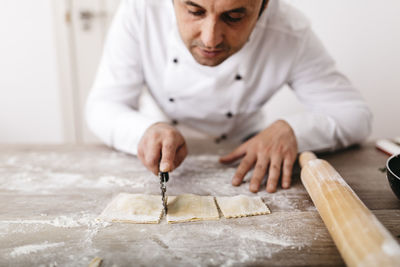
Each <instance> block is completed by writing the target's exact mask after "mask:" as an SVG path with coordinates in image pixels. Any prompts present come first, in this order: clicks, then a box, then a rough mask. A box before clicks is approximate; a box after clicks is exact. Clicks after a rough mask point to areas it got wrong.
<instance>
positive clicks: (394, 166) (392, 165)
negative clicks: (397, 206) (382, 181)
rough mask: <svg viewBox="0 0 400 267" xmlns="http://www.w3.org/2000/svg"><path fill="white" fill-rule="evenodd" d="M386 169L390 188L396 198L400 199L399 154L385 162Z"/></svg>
mask: <svg viewBox="0 0 400 267" xmlns="http://www.w3.org/2000/svg"><path fill="white" fill-rule="evenodd" d="M386 169H387V172H386V175H387V178H388V180H389V184H390V187H391V188H392V190H393V192H394V193H395V195H396V196H397V198H398V199H400V154H398V155H393V156H391V157H390V158H389V159H388V160H387V162H386Z"/></svg>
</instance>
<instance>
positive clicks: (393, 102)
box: [267, 0, 400, 139]
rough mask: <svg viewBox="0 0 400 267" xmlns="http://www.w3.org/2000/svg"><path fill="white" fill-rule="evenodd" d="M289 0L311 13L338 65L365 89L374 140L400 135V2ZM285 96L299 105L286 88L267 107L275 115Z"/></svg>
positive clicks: (360, 87) (362, 90)
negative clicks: (370, 111)
mask: <svg viewBox="0 0 400 267" xmlns="http://www.w3.org/2000/svg"><path fill="white" fill-rule="evenodd" d="M287 1H288V2H289V3H292V4H293V5H295V6H296V7H298V8H299V9H300V10H302V11H303V12H304V13H305V14H306V15H307V16H308V17H309V18H310V20H311V22H312V24H313V28H314V30H315V31H316V33H317V34H318V35H319V37H320V38H321V39H322V41H323V42H324V44H325V45H326V47H327V49H328V51H329V52H330V53H331V55H332V56H333V57H334V58H335V60H336V62H337V65H338V67H339V69H340V70H341V71H342V72H344V73H345V74H346V75H347V76H348V77H349V78H350V80H351V81H352V82H353V84H354V85H355V86H356V87H357V88H358V89H359V90H360V91H361V93H362V94H363V96H364V98H365V99H366V101H367V103H368V104H369V106H370V108H371V110H372V112H373V114H374V123H373V133H372V136H371V139H375V138H378V137H387V138H390V137H394V136H400V116H399V115H398V114H400V16H399V12H400V1H398V0H385V1H373V0H347V1H337V0H324V1H321V0H287ZM286 96H289V97H290V98H291V99H292V101H291V103H293V107H291V108H290V109H289V110H293V109H295V108H297V107H298V106H299V105H298V104H297V103H296V101H294V100H293V97H292V96H291V95H290V93H289V91H288V90H284V91H283V92H282V93H280V94H279V95H277V96H276V99H274V102H273V103H271V105H270V107H268V109H267V110H268V111H271V112H272V113H273V114H274V115H277V114H276V108H279V107H280V106H282V105H285V106H286V105H288V104H287V102H286V104H284V103H285V102H284V101H283V98H284V97H286ZM290 105H291V104H289V105H288V106H290ZM285 112H287V111H285Z"/></svg>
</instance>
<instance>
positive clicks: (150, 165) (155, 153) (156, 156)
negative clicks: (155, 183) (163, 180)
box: [143, 143, 161, 175]
mask: <svg viewBox="0 0 400 267" xmlns="http://www.w3.org/2000/svg"><path fill="white" fill-rule="evenodd" d="M146 151H147V152H146V154H145V156H144V162H143V164H144V165H145V166H146V168H147V169H149V170H150V171H151V172H152V173H154V174H155V175H158V164H159V162H160V153H161V144H159V143H151V144H149V146H148V147H147V149H146Z"/></svg>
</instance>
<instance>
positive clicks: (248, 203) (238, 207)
mask: <svg viewBox="0 0 400 267" xmlns="http://www.w3.org/2000/svg"><path fill="white" fill-rule="evenodd" d="M216 200H217V204H218V206H219V208H220V209H221V211H222V214H223V215H224V217H225V218H237V217H247V216H254V215H263V214H269V213H271V211H270V210H269V209H268V207H267V205H266V204H265V203H264V202H263V201H262V199H261V198H260V197H249V196H244V195H239V196H234V197H216Z"/></svg>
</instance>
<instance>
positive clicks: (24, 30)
mask: <svg viewBox="0 0 400 267" xmlns="http://www.w3.org/2000/svg"><path fill="white" fill-rule="evenodd" d="M51 1H52V0H35V1H32V0H1V2H0V143H33V142H38V143H47V142H50V143H56V142H62V141H63V129H62V123H63V122H62V120H61V108H60V96H59V94H60V90H59V84H58V77H57V62H56V50H55V39H54V31H53V19H52V16H53V14H52V12H53V11H52V8H51Z"/></svg>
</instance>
